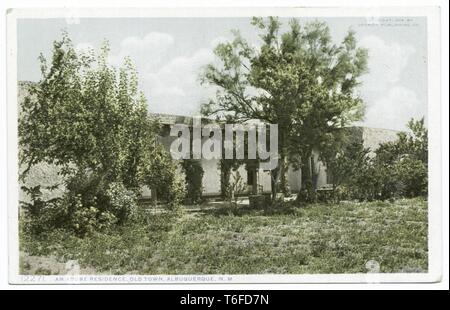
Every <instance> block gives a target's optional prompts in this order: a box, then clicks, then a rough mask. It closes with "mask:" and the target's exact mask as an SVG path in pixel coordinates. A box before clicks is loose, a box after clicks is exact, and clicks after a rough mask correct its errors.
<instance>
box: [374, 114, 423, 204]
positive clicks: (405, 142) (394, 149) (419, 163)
mask: <svg viewBox="0 0 450 310" xmlns="http://www.w3.org/2000/svg"><path fill="white" fill-rule="evenodd" d="M407 126H408V129H409V131H407V132H400V133H398V135H397V136H398V139H397V140H395V141H392V142H387V143H383V144H381V145H380V146H379V148H378V149H377V151H376V157H375V159H374V165H375V167H376V169H377V170H378V171H385V178H384V182H383V184H384V186H383V188H382V190H381V191H380V192H381V195H382V196H383V197H388V198H389V196H392V194H391V193H392V188H393V187H396V188H397V192H398V193H399V195H401V196H406V197H415V196H419V195H426V194H427V193H428V130H427V128H426V127H425V121H424V118H422V119H420V120H414V119H411V120H410V121H409V122H408V125H407ZM389 184H390V186H389Z"/></svg>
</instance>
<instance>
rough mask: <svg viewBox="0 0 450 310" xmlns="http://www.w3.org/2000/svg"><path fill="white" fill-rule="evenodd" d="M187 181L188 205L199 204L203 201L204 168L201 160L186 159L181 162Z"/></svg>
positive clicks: (186, 200)
mask: <svg viewBox="0 0 450 310" xmlns="http://www.w3.org/2000/svg"><path fill="white" fill-rule="evenodd" d="M181 166H182V168H183V170H184V174H185V180H186V187H187V188H186V199H185V202H186V203H187V204H197V203H200V202H201V201H202V190H203V187H202V182H203V174H204V171H203V167H202V164H201V162H200V161H199V160H195V159H185V160H183V161H182V162H181Z"/></svg>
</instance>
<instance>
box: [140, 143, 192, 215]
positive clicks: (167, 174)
mask: <svg viewBox="0 0 450 310" xmlns="http://www.w3.org/2000/svg"><path fill="white" fill-rule="evenodd" d="M145 174H146V176H145V180H144V182H145V184H146V185H148V186H149V187H150V188H152V189H155V190H156V196H157V198H158V199H160V200H162V201H164V202H166V203H167V206H168V207H169V208H174V207H176V206H177V205H178V204H179V203H180V202H181V201H182V199H183V198H184V197H185V194H186V188H185V184H184V180H183V177H182V174H181V171H180V167H179V165H178V164H177V162H175V161H174V160H173V159H172V158H171V157H170V154H169V153H168V152H167V151H166V150H165V149H164V148H163V147H162V146H161V145H159V146H157V147H156V148H155V151H154V153H153V154H152V159H151V160H149V161H148V162H147V166H146V167H145Z"/></svg>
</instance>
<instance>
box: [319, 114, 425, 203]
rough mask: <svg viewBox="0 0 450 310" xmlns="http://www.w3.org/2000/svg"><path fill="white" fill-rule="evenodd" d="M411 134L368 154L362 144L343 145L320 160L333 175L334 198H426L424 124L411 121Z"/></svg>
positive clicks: (405, 133) (402, 134) (419, 121)
mask: <svg viewBox="0 0 450 310" xmlns="http://www.w3.org/2000/svg"><path fill="white" fill-rule="evenodd" d="M408 128H409V129H410V132H399V133H398V138H397V140H395V141H392V142H386V143H382V144H380V145H379V147H378V149H377V150H376V151H375V152H374V153H371V152H370V150H369V149H366V148H364V147H363V144H362V142H361V141H359V142H358V141H356V142H355V141H353V142H349V143H346V144H345V143H344V144H343V145H341V147H340V149H339V150H338V151H337V152H336V153H333V150H334V149H333V148H331V149H330V150H331V151H330V152H329V153H324V154H323V155H322V156H323V159H324V160H325V162H326V164H327V169H329V172H330V173H331V175H332V183H333V190H334V194H335V195H334V197H335V199H336V200H340V199H343V198H347V199H358V200H361V201H362V200H369V201H370V200H385V199H394V198H400V197H417V196H426V195H427V191H428V190H427V188H428V184H427V183H428V162H427V161H428V155H427V154H428V149H427V148H428V141H427V139H428V138H427V129H426V128H425V126H424V120H423V119H421V120H411V121H410V122H409V123H408Z"/></svg>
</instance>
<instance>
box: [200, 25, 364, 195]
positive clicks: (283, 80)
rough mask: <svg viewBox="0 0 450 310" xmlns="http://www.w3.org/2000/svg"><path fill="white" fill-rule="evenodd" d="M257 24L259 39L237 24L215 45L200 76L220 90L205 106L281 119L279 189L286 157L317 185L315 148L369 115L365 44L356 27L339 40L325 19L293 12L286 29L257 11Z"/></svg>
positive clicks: (212, 111) (235, 117) (241, 118)
mask: <svg viewBox="0 0 450 310" xmlns="http://www.w3.org/2000/svg"><path fill="white" fill-rule="evenodd" d="M252 24H253V25H255V26H256V27H257V28H259V29H260V30H261V31H262V34H261V36H260V37H261V41H262V42H261V45H260V47H253V46H252V45H251V44H250V43H249V42H247V41H246V40H245V39H244V38H242V36H241V35H240V34H239V32H238V31H234V32H233V33H234V39H233V41H231V42H226V43H221V44H219V45H218V46H217V47H216V48H215V54H216V56H217V57H218V59H219V60H220V65H214V64H210V65H208V66H207V67H206V69H205V72H204V73H203V75H202V78H203V82H204V83H210V84H212V85H215V86H217V87H218V91H217V95H216V98H215V99H214V100H211V101H210V102H209V103H207V104H205V105H204V106H203V113H204V114H206V115H209V116H211V115H215V116H216V117H219V118H225V119H227V120H228V121H230V120H231V121H234V122H246V121H248V120H252V119H259V120H262V121H264V122H267V123H272V124H278V135H279V136H278V143H279V153H280V161H279V166H278V167H277V169H274V170H273V171H272V180H273V182H272V194H273V196H274V195H275V193H276V192H277V190H278V187H279V186H280V185H281V187H282V188H284V187H285V186H286V182H285V180H286V178H285V173H286V170H287V169H286V168H287V165H288V163H292V164H294V165H296V166H298V167H299V168H301V169H302V179H303V180H302V181H303V182H302V186H303V187H304V188H307V189H308V190H313V182H312V172H311V169H310V165H309V161H310V157H311V154H312V152H313V150H314V149H318V150H320V148H321V147H322V145H323V144H324V143H325V142H327V141H328V140H329V139H330V136H333V134H334V132H335V131H336V130H337V129H339V128H342V127H344V126H346V125H348V124H350V123H351V122H353V121H355V120H358V119H360V118H361V117H362V115H363V111H364V106H363V102H362V100H361V99H360V98H358V96H357V95H356V93H355V89H356V87H357V86H358V85H359V83H360V82H359V77H360V76H361V75H362V74H363V73H364V72H366V67H367V51H366V50H365V49H362V48H359V47H357V44H356V39H355V34H354V32H353V31H349V32H348V34H347V36H346V37H345V38H344V40H343V42H341V43H340V44H334V43H333V42H332V39H331V36H330V33H329V29H328V26H327V25H326V24H325V23H321V22H312V23H307V24H306V25H305V26H304V27H301V26H300V23H299V21H298V20H296V19H292V20H291V21H290V23H289V27H288V30H286V31H285V32H284V33H281V26H282V25H281V23H280V22H279V20H278V19H277V18H274V17H269V18H268V19H267V20H264V19H262V18H253V19H252ZM276 180H280V181H279V182H277V181H276Z"/></svg>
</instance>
